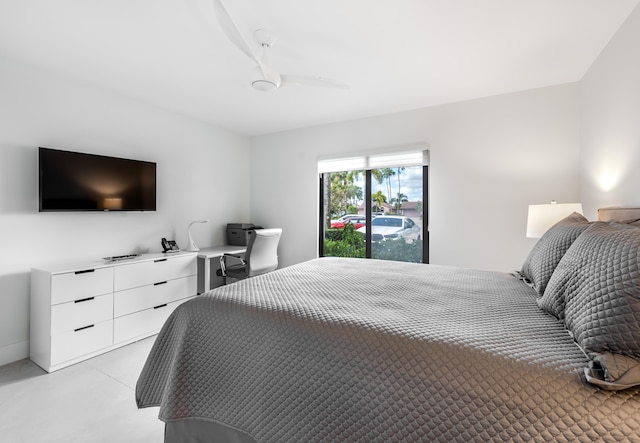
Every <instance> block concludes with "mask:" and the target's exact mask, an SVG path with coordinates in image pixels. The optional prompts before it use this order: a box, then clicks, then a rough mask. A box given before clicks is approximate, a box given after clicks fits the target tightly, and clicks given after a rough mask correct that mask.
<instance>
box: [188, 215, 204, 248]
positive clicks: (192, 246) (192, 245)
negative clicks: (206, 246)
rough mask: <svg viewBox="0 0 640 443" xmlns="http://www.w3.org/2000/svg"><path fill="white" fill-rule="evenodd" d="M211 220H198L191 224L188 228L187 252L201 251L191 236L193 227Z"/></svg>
mask: <svg viewBox="0 0 640 443" xmlns="http://www.w3.org/2000/svg"><path fill="white" fill-rule="evenodd" d="M207 222H209V220H196V221H192V222H191V223H189V227H188V228H187V234H188V236H189V246H188V247H187V251H192V252H196V251H199V250H200V248H199V247H198V246H197V245H196V242H194V241H193V237H192V236H191V226H192V225H193V224H194V223H207Z"/></svg>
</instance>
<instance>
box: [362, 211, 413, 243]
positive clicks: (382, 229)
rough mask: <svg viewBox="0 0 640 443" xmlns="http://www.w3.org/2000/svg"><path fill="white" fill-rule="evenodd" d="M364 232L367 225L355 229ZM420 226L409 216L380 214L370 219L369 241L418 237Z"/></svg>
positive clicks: (406, 239) (408, 240)
mask: <svg viewBox="0 0 640 443" xmlns="http://www.w3.org/2000/svg"><path fill="white" fill-rule="evenodd" d="M357 231H358V232H362V233H366V232H367V227H366V226H363V227H361V228H360V229H358V230H357ZM420 231H421V229H420V226H418V225H417V224H416V223H415V222H414V221H413V220H411V219H410V218H409V217H404V216H401V215H380V216H378V217H376V218H374V219H373V220H371V241H380V240H384V239H395V238H403V239H404V240H405V241H407V242H410V241H412V240H418V239H420V234H421V232H420Z"/></svg>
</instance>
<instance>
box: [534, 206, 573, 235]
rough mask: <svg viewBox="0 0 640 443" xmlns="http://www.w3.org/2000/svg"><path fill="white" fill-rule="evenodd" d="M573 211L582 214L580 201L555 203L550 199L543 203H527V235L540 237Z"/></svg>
mask: <svg viewBox="0 0 640 443" xmlns="http://www.w3.org/2000/svg"><path fill="white" fill-rule="evenodd" d="M574 212H578V213H580V214H582V203H556V201H555V200H552V201H551V203H549V204H545V205H529V215H528V217H527V237H528V238H540V237H542V235H543V234H544V233H545V232H547V230H548V229H549V228H550V227H551V226H553V225H555V224H556V223H557V222H559V221H560V220H562V219H563V218H565V217H566V216H568V215H570V214H573V213H574Z"/></svg>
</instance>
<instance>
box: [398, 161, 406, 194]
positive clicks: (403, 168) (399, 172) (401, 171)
mask: <svg viewBox="0 0 640 443" xmlns="http://www.w3.org/2000/svg"><path fill="white" fill-rule="evenodd" d="M404 170H405V167H404V166H401V167H399V168H398V195H400V175H401V174H403V173H404Z"/></svg>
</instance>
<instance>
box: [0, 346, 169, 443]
mask: <svg viewBox="0 0 640 443" xmlns="http://www.w3.org/2000/svg"><path fill="white" fill-rule="evenodd" d="M154 340H155V336H154V337H151V338H148V339H145V340H142V341H139V342H136V343H133V344H131V345H128V346H125V347H123V348H119V349H116V350H114V351H111V352H108V353H106V354H103V355H100V356H98V357H94V358H92V359H90V360H86V361H84V362H82V363H78V364H76V365H73V366H69V367H67V368H64V369H60V370H58V371H56V372H53V373H51V374H47V373H46V372H45V371H44V370H42V369H40V367H38V366H37V365H36V364H35V363H33V362H32V361H31V360H28V359H26V360H21V361H18V362H14V363H10V364H8V365H5V366H0V442H2V443H32V442H37V443H45V442H56V443H57V442H64V443H74V442H78V443H80V442H82V443H93V442H109V443H120V442H123V443H125V442H126V443H136V442H140V443H155V442H158V443H161V442H162V441H163V437H164V423H163V422H161V421H160V420H158V408H148V409H138V408H137V407H136V402H135V392H134V391H135V386H136V381H137V379H138V375H139V374H140V371H141V370H142V366H143V365H144V361H145V359H146V357H147V354H148V353H149V350H150V349H151V346H152V345H153V341H154Z"/></svg>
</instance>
